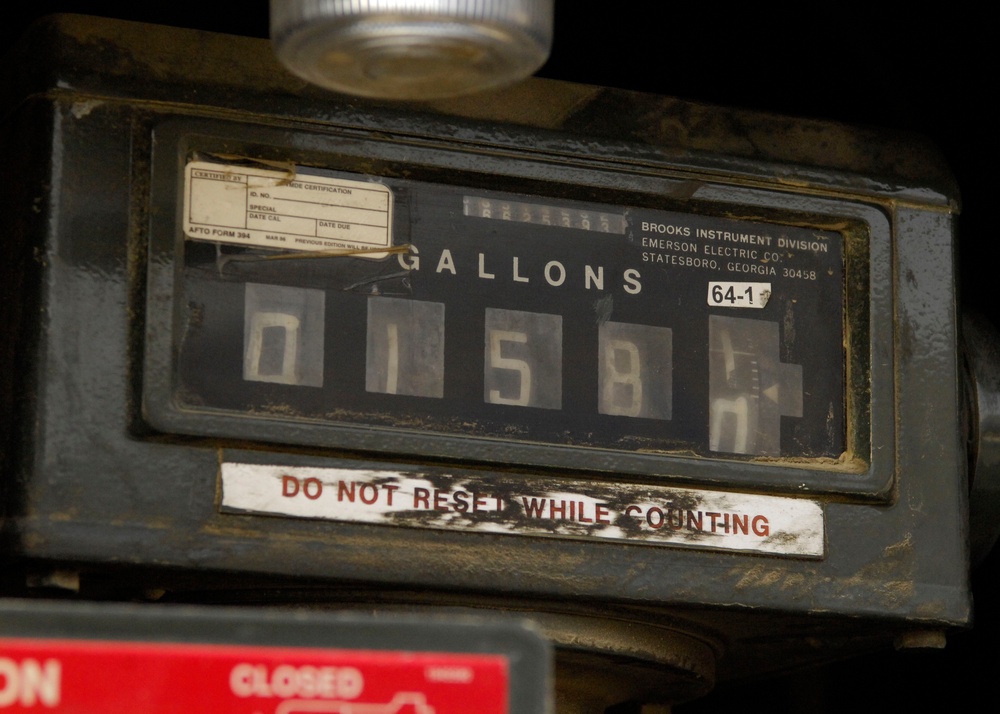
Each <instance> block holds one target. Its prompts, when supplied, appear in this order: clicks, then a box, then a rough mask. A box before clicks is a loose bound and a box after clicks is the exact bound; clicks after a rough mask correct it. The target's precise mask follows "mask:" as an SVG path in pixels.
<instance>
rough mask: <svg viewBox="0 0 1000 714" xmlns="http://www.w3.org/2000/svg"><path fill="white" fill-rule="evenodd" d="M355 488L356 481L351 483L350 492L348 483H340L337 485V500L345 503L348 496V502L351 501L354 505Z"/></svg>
mask: <svg viewBox="0 0 1000 714" xmlns="http://www.w3.org/2000/svg"><path fill="white" fill-rule="evenodd" d="M354 486H355V483H354V481H351V486H350V490H348V486H347V482H346V481H340V482H339V483H338V484H337V500H338V501H343V500H344V496H347V500H348V501H350V502H351V503H354Z"/></svg>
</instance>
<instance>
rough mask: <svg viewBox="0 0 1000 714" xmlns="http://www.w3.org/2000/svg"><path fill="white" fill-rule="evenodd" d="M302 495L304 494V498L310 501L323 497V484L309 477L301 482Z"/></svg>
mask: <svg viewBox="0 0 1000 714" xmlns="http://www.w3.org/2000/svg"><path fill="white" fill-rule="evenodd" d="M310 489H311V490H310ZM302 493H304V494H305V496H306V498H308V499H309V500H310V501H315V500H316V499H317V498H319V497H320V496H322V495H323V482H322V481H320V480H319V479H318V478H316V477H315V476H310V477H309V478H307V479H306V480H305V481H303V482H302Z"/></svg>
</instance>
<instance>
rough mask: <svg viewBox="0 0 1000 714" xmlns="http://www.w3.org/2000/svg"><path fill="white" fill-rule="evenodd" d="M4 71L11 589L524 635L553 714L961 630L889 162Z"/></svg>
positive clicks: (912, 162) (945, 482)
mask: <svg viewBox="0 0 1000 714" xmlns="http://www.w3.org/2000/svg"><path fill="white" fill-rule="evenodd" d="M34 33H35V34H34V36H33V37H32V41H31V42H29V43H27V44H25V45H24V47H25V48H26V49H24V50H23V52H24V54H23V55H22V56H21V57H20V61H21V62H22V63H23V66H26V67H36V66H38V64H39V61H38V60H37V59H33V57H35V56H34V55H31V54H30V52H31V51H32V50H30V49H27V48H35V51H37V52H39V53H40V54H39V55H38V56H43V57H46V58H48V59H47V60H46V61H47V63H48V65H47V66H48V69H47V70H46V71H45V72H36V73H30V72H27V73H22V74H19V75H15V76H16V79H12V80H11V82H12V83H11V84H10V85H9V87H8V91H7V95H6V96H7V99H8V107H7V113H6V115H5V116H6V117H7V118H6V119H5V123H4V126H3V133H2V136H3V139H2V140H3V142H4V146H5V148H6V149H7V154H8V155H14V156H18V157H21V159H20V160H21V161H22V164H21V165H20V167H19V174H18V175H19V176H21V180H20V181H19V182H18V183H17V184H16V185H13V186H12V187H11V188H10V189H9V190H8V191H7V192H6V193H5V196H4V201H5V208H4V216H5V219H4V220H5V221H6V224H5V225H6V230H7V234H8V236H9V237H10V241H11V246H12V247H11V248H10V251H11V254H10V259H9V260H8V261H7V262H6V265H5V267H4V270H5V271H6V276H7V277H6V278H5V283H6V284H7V285H16V286H17V288H16V290H13V291H12V295H13V298H14V299H13V300H12V301H11V303H10V305H9V306H8V307H7V308H6V310H7V314H6V316H5V319H4V330H5V334H6V335H7V337H6V339H7V340H8V344H10V345H13V346H14V349H11V350H9V356H8V357H7V359H8V363H7V364H6V366H5V369H4V370H3V371H4V373H5V374H11V375H12V374H18V375H21V377H19V379H20V380H23V382H18V388H17V391H16V392H15V391H14V385H13V384H10V385H8V387H9V388H8V390H7V391H8V398H7V404H6V406H5V417H4V418H5V420H6V423H7V424H8V425H9V426H8V427H7V433H8V434H9V435H10V436H9V438H8V442H9V443H8V447H7V449H6V455H5V462H4V472H3V481H2V483H3V489H4V490H3V496H4V509H5V511H4V513H5V520H4V533H5V534H6V540H5V545H4V555H5V557H6V558H7V560H8V562H10V563H12V564H15V563H16V564H17V567H18V568H19V569H20V570H19V571H18V572H23V573H24V576H25V581H26V582H38V581H39V579H41V581H42V582H53V581H52V580H51V577H52V573H53V572H56V573H65V572H67V571H69V572H72V573H74V574H75V575H74V576H73V577H74V578H75V579H74V580H73V581H72V582H74V583H77V584H78V586H79V590H80V592H81V594H84V595H85V594H86V593H87V592H93V591H94V589H95V588H96V589H97V590H98V591H99V592H101V593H103V595H104V596H110V597H113V598H121V599H134V598H137V597H138V598H154V597H155V599H159V600H165V601H183V602H196V603H201V604H206V603H207V604H221V603H228V604H234V603H236V604H244V605H249V604H255V605H256V604H306V603H307V604H309V605H310V606H312V607H317V608H325V609H332V610H356V609H371V610H376V611H379V612H394V611H408V612H417V613H433V614H435V615H442V614H444V615H447V614H449V613H451V614H455V615H456V616H457V615H458V614H461V613H466V612H471V611H476V612H482V611H484V610H485V611H489V612H492V613H495V614H499V613H511V612H513V613H517V614H518V615H519V616H525V617H528V618H530V619H532V620H534V621H535V622H536V623H538V625H539V626H540V627H541V628H542V629H543V630H544V631H545V632H546V634H547V636H548V637H549V639H550V640H551V641H553V642H554V643H555V645H556V647H557V657H556V673H557V694H558V708H557V711H560V712H579V713H581V714H589V713H591V712H604V710H605V708H607V707H610V706H613V705H617V704H620V703H623V702H633V703H672V702H677V701H682V700H684V699H687V698H691V697H695V696H698V695H700V694H703V693H704V692H706V691H708V690H709V689H710V688H711V687H712V686H713V684H714V683H715V682H716V681H717V680H723V681H724V680H728V679H732V678H734V677H746V676H753V675H758V674H763V673H767V672H771V671H774V669H775V668H778V667H781V668H785V667H787V666H791V665H795V664H807V663H814V662H820V661H825V660H829V659H833V658H836V657H842V656H844V655H846V654H851V653H853V652H856V651H860V650H863V649H866V648H870V647H876V646H880V645H883V644H886V643H891V642H893V641H899V642H914V641H922V642H927V641H933V642H938V641H939V640H940V639H941V638H943V636H944V634H943V633H944V632H945V631H947V630H948V629H950V628H954V627H960V626H963V625H965V624H967V623H968V621H969V617H970V602H969V600H970V598H969V592H968V584H967V561H968V555H967V552H966V542H967V539H968V537H969V533H968V525H967V517H966V508H967V493H968V485H967V483H966V451H965V442H964V440H965V431H964V428H963V427H962V425H961V423H960V420H959V419H958V418H956V417H957V415H959V414H962V413H964V412H963V405H962V403H961V402H962V400H961V395H962V390H961V389H960V380H961V378H962V373H961V370H960V363H959V357H958V352H957V348H956V345H957V344H958V318H957V309H956V298H955V279H954V278H955V276H954V266H955V261H954V257H953V238H954V235H953V233H954V221H955V214H956V211H957V208H956V206H957V204H956V198H955V197H956V191H955V187H954V185H953V183H952V181H951V179H950V177H949V174H948V173H947V171H946V170H945V169H944V168H943V166H942V165H941V163H940V161H939V160H938V158H937V155H936V154H935V153H934V152H933V151H932V150H931V149H930V148H927V147H924V146H923V145H922V144H920V143H919V141H918V140H915V139H914V138H913V137H909V136H907V137H894V136H889V135H884V134H881V133H879V132H876V131H872V130H861V129H853V128H847V127H843V126H840V125H835V124H829V123H823V122H814V121H807V120H800V119H795V120H793V119H786V118H781V117H774V116H769V115H763V114H757V113H752V112H746V111H739V110H726V109H720V108H716V107H708V106H702V105H696V104H689V103H685V102H680V101H677V100H672V99H665V98H662V97H654V96H649V95H643V94H636V93H630V92H624V91H619V90H610V89H600V88H594V87H584V86H578V85H570V84H563V83H558V82H549V81H545V80H531V81H527V82H525V83H522V84H519V85H515V86H513V87H510V88H507V89H504V90H497V91H494V92H492V93H486V94H482V95H478V96H476V97H474V98H469V99H451V100H442V101H438V102H436V103H423V104H410V105H400V104H392V103H385V102H380V101H376V100H360V99H355V98H344V97H339V96H337V95H331V94H328V93H325V92H322V91H320V90H315V89H309V88H303V87H302V86H301V83H299V82H296V81H295V80H292V79H291V78H289V77H288V75H286V74H284V73H283V72H282V71H281V70H280V69H279V68H278V67H277V65H276V64H275V63H274V60H273V59H272V57H271V50H270V48H269V47H268V46H267V44H266V43H264V42H260V41H254V40H247V39H242V38H234V37H226V36H220V35H212V34H207V33H200V32H194V31H186V30H178V29H167V28H160V27H152V26H145V25H133V24H129V23H120V22H112V21H102V20H95V19H88V18H79V17H77V18H60V19H57V20H54V21H51V22H49V23H47V24H43V25H41V26H38V27H36V29H35V30H34ZM192 58H197V59H196V60H195V59H192ZM23 147H29V148H28V149H27V150H25V149H24V148H23ZM15 149H16V150H15ZM14 281H16V282H14ZM20 384H24V385H25V386H24V387H23V389H22V387H21V386H20ZM942 415H949V417H948V418H942ZM46 578H48V579H46Z"/></svg>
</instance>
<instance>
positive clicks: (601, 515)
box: [595, 503, 627, 526]
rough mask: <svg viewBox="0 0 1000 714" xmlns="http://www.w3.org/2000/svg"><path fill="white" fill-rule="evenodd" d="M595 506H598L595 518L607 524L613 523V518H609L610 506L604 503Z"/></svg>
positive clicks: (602, 523)
mask: <svg viewBox="0 0 1000 714" xmlns="http://www.w3.org/2000/svg"><path fill="white" fill-rule="evenodd" d="M595 508H596V514H595V518H596V519H597V522H598V523H600V524H601V525H605V526H607V525H611V519H610V518H609V515H610V512H609V511H608V507H607V506H605V505H604V504H603V503H598V504H597V506H596V507H595ZM626 512H627V511H626Z"/></svg>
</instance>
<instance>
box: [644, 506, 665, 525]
mask: <svg viewBox="0 0 1000 714" xmlns="http://www.w3.org/2000/svg"><path fill="white" fill-rule="evenodd" d="M654 513H655V514H656V522H655V523H654V522H653V514H654ZM665 521H666V517H665V516H664V515H663V511H662V510H661V509H659V508H657V507H656V506H652V507H651V508H650V509H649V510H648V511H646V523H648V524H649V527H650V528H657V529H658V528H663V524H664V522H665Z"/></svg>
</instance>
